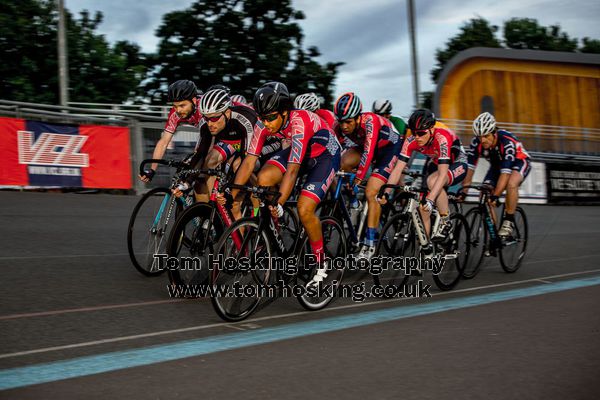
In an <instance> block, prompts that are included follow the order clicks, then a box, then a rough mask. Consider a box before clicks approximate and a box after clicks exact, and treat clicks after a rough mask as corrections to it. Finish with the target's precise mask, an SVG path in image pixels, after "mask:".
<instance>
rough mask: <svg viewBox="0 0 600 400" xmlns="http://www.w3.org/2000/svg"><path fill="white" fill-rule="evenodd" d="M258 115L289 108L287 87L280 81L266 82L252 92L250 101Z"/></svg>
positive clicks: (290, 104)
mask: <svg viewBox="0 0 600 400" xmlns="http://www.w3.org/2000/svg"><path fill="white" fill-rule="evenodd" d="M252 104H253V105H254V108H255V109H256V113H257V114H258V115H266V114H270V113H272V112H275V111H283V110H287V109H290V108H291V106H292V102H291V99H290V92H289V91H288V88H287V87H286V86H285V85H284V84H283V83H281V82H268V83H265V84H264V85H262V86H261V87H260V88H259V89H258V90H257V91H256V93H255V94H254V100H253V102H252Z"/></svg>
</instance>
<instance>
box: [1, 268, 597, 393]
mask: <svg viewBox="0 0 600 400" xmlns="http://www.w3.org/2000/svg"><path fill="white" fill-rule="evenodd" d="M599 284H600V276H599V277H592V278H585V279H577V280H568V281H562V282H556V283H551V284H543V285H538V286H532V287H528V288H523V289H514V290H508V291H502V292H496V293H489V294H481V295H475V296H468V297H462V298H457V299H449V300H442V301H432V302H429V303H422V304H416V305H410V306H397V307H393V308H386V309H383V310H375V311H366V312H361V313H356V314H352V315H344V316H338V317H330V318H323V319H319V320H314V321H307V322H299V323H291V324H286V325H281V326H276V327H272V328H264V329H258V330H255V331H246V332H237V333H231V334H226V335H219V336H212V337H206V338H202V339H195V340H186V341H181V342H175V343H172V344H166V345H159V346H152V347H145V348H139V349H134V350H126V351H117V352H112V353H105V354H100V355H94V356H86V357H79V358H74V359H71V360H64V361H56V362H51V363H45V364H37V365H32V366H27V367H18V368H11V369H5V370H1V371H0V390H6V389H14V388H19V387H24V386H29V385H36V384H41V383H47V382H54V381H59V380H63V379H69V378H77V377H82V376H88V375H93V374H99V373H103V372H111V371H117V370H121V369H125V368H132V367H139V366H143V365H151V364H156V363H160V362H166V361H173V360H179V359H183V358H188V357H195V356H200V355H204V354H210V353H215V352H218V351H225V350H233V349H239V348H243V347H248V346H255V345H260V344H265V343H272V342H276V341H280V340H286V339H293V338H297V337H302V336H307V335H315V334H319V333H326V332H332V331H337V330H341V329H348V328H354V327H359V326H365V325H371V324H377V323H382V322H388V321H395V320H400V319H404V318H410V317H416V316H420V315H428V314H434V313H439V312H444V311H450V310H457V309H461V308H467V307H473V306H479V305H484V304H491V303H497V302H502V301H507V300H513V299H519V298H524V297H530V296H537V295H542V294H548V293H554V292H560V291H564V290H571V289H577V288H583V287H588V286H594V285H599Z"/></svg>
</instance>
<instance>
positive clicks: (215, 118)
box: [204, 113, 223, 122]
mask: <svg viewBox="0 0 600 400" xmlns="http://www.w3.org/2000/svg"><path fill="white" fill-rule="evenodd" d="M222 116H223V113H221V114H219V115H217V116H216V117H207V116H206V115H205V116H204V119H205V120H207V121H210V122H217V121H218V120H220V119H221V117H222Z"/></svg>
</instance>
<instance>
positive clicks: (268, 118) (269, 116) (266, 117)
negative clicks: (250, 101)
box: [259, 112, 279, 122]
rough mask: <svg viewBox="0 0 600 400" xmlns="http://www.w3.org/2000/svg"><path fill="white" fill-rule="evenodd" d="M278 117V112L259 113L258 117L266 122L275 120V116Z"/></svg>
mask: <svg viewBox="0 0 600 400" xmlns="http://www.w3.org/2000/svg"><path fill="white" fill-rule="evenodd" d="M278 117H279V113H278V112H276V113H272V114H267V115H261V116H260V117H259V118H260V119H261V120H262V121H267V122H273V121H275V120H276V119H277V118H278Z"/></svg>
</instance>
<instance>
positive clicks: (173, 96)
mask: <svg viewBox="0 0 600 400" xmlns="http://www.w3.org/2000/svg"><path fill="white" fill-rule="evenodd" d="M196 96H198V89H196V84H195V83H194V82H192V81H188V80H180V81H176V82H173V83H171V84H170V85H169V103H172V102H174V101H183V100H192V99H193V98H194V97H196Z"/></svg>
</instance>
